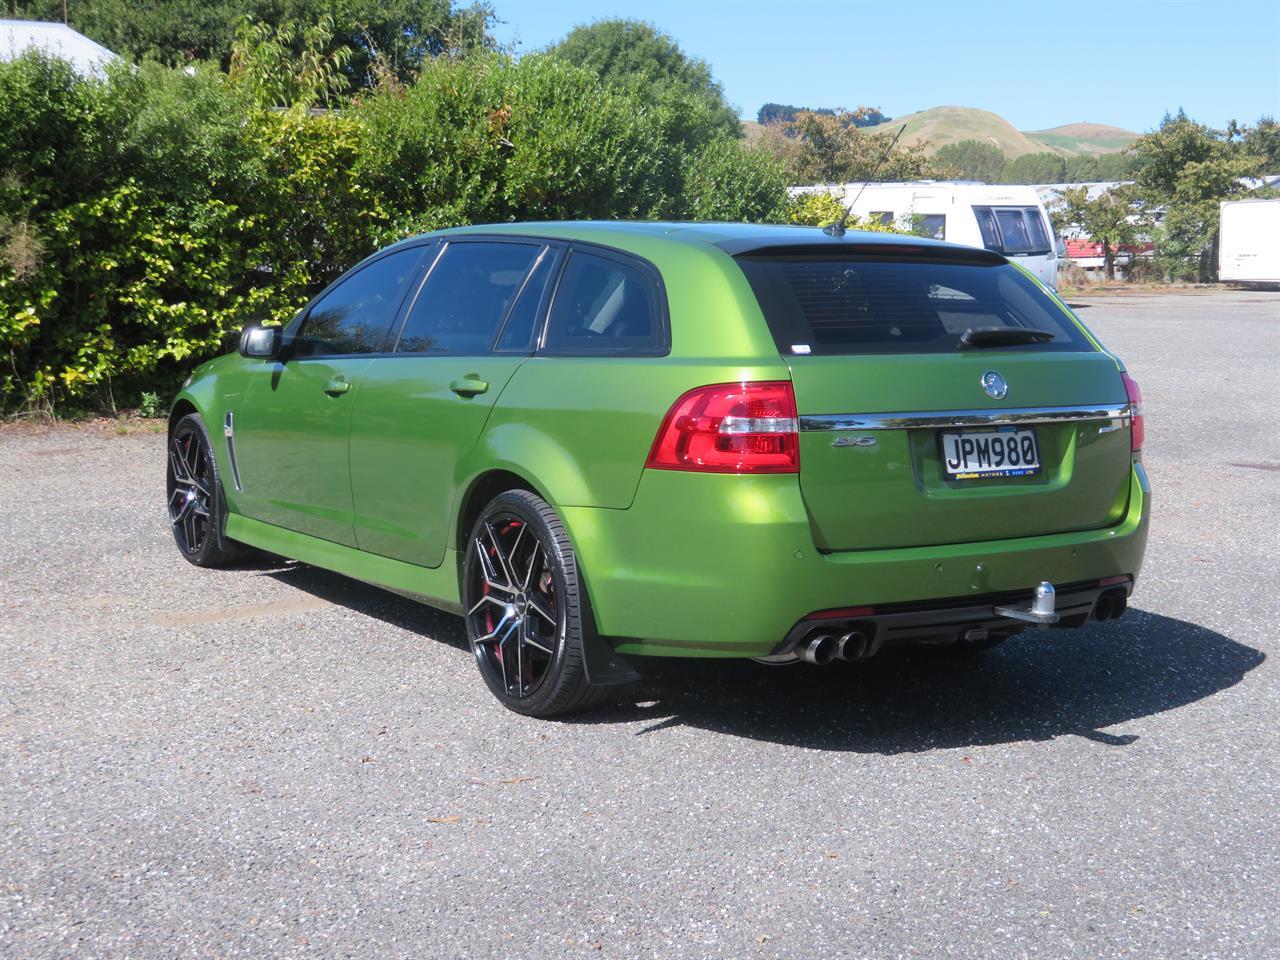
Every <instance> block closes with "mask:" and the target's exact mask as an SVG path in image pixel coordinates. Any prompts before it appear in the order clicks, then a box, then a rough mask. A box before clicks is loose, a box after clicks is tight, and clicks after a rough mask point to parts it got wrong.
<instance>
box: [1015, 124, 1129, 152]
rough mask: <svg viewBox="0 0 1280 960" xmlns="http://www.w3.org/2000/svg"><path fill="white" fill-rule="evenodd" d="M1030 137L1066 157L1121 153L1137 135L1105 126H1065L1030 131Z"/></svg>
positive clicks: (1028, 134)
mask: <svg viewBox="0 0 1280 960" xmlns="http://www.w3.org/2000/svg"><path fill="white" fill-rule="evenodd" d="M1027 136H1028V137H1029V138H1030V139H1032V140H1038V141H1039V142H1040V143H1043V144H1044V145H1045V146H1046V147H1048V148H1049V149H1050V150H1053V151H1054V152H1056V153H1063V154H1068V155H1069V154H1080V153H1119V152H1120V151H1121V150H1123V149H1124V148H1125V147H1127V146H1129V144H1131V143H1133V141H1135V140H1137V139H1138V134H1136V133H1134V132H1133V131H1132V130H1122V129H1121V128H1120V127H1108V126H1107V125H1106V124H1102V123H1065V124H1063V125H1062V126H1060V127H1050V128H1049V129H1048V130H1031V131H1028V133H1027Z"/></svg>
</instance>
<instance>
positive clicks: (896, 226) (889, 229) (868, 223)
mask: <svg viewBox="0 0 1280 960" xmlns="http://www.w3.org/2000/svg"><path fill="white" fill-rule="evenodd" d="M844 212H845V204H844V202H843V201H842V200H840V199H839V198H837V197H835V196H833V195H832V194H830V193H827V192H826V191H825V190H822V191H818V192H815V193H801V194H797V195H796V196H795V197H792V198H791V200H790V202H789V203H788V205H787V222H788V223H794V224H799V225H803V226H811V227H825V226H828V225H829V224H832V223H835V222H836V221H838V220H839V219H840V218H841V217H842V216H844ZM906 220H907V218H904V222H903V223H882V222H881V221H879V220H862V219H860V218H858V217H856V216H849V217H847V218H846V219H845V226H846V227H847V228H848V229H849V230H863V231H867V232H870V233H910V232H912V231H911V226H910V224H909V223H908V222H905V221H906Z"/></svg>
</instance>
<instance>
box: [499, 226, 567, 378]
mask: <svg viewBox="0 0 1280 960" xmlns="http://www.w3.org/2000/svg"><path fill="white" fill-rule="evenodd" d="M559 262H560V257H559V253H558V251H557V250H555V249H554V248H552V249H548V250H547V252H546V253H545V254H544V255H543V257H542V258H541V259H540V260H539V261H538V263H537V266H535V267H534V268H533V273H531V274H530V275H529V279H527V280H526V281H525V282H524V287H523V288H522V289H521V291H520V294H519V296H518V297H517V298H516V305H515V306H514V307H512V308H511V313H510V314H508V316H507V322H506V325H505V326H504V327H503V328H502V334H501V336H500V337H499V338H498V347H497V348H498V349H499V350H506V351H523V352H526V353H527V352H528V351H529V350H531V349H532V348H533V334H534V327H535V326H537V323H538V316H539V312H540V308H541V307H542V301H543V297H544V295H545V294H546V292H547V284H548V283H549V282H550V281H551V278H552V277H553V276H554V275H555V272H556V271H555V268H556V265H557V264H559Z"/></svg>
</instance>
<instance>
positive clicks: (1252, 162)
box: [1130, 110, 1267, 281]
mask: <svg viewBox="0 0 1280 960" xmlns="http://www.w3.org/2000/svg"><path fill="white" fill-rule="evenodd" d="M1130 149H1131V150H1132V152H1133V155H1134V161H1135V171H1134V180H1135V183H1136V187H1137V190H1138V193H1139V195H1140V196H1141V197H1142V199H1143V200H1144V201H1146V203H1147V204H1148V205H1149V206H1150V207H1152V208H1153V209H1154V208H1162V209H1163V210H1164V211H1165V216H1164V222H1163V223H1162V224H1161V227H1160V231H1159V233H1158V235H1157V247H1158V249H1159V252H1160V256H1161V259H1162V261H1163V263H1164V265H1165V268H1166V270H1168V271H1169V272H1170V273H1171V274H1174V275H1178V276H1194V277H1196V278H1197V279H1199V280H1202V281H1204V280H1210V279H1212V278H1213V276H1214V272H1215V270H1216V261H1217V257H1216V256H1215V254H1216V250H1217V243H1218V227H1219V215H1218V204H1219V203H1220V202H1221V201H1222V200H1227V199H1230V198H1231V197H1235V196H1240V195H1241V194H1243V193H1244V192H1245V191H1246V189H1247V188H1246V187H1245V186H1244V185H1243V184H1242V183H1241V182H1240V180H1241V178H1244V177H1254V176H1257V175H1258V174H1260V173H1262V172H1263V169H1264V168H1265V166H1266V162H1267V161H1266V157H1265V156H1263V155H1262V154H1259V153H1253V152H1250V151H1249V149H1248V148H1247V146H1246V145H1245V144H1243V143H1242V142H1240V141H1239V140H1234V139H1232V138H1231V136H1229V135H1228V134H1227V133H1225V132H1223V131H1219V130H1213V129H1211V128H1209V127H1207V126H1205V125H1204V124H1201V123H1196V122H1195V121H1194V120H1192V119H1191V118H1189V117H1188V116H1187V115H1186V113H1184V112H1183V111H1181V110H1179V111H1178V112H1177V114H1174V115H1166V116H1165V118H1164V120H1163V121H1162V122H1161V124H1160V127H1159V129H1157V130H1155V131H1153V132H1152V133H1148V134H1146V135H1145V136H1143V137H1140V138H1139V139H1138V141H1137V142H1136V143H1135V144H1134V145H1133V147H1131V148H1130Z"/></svg>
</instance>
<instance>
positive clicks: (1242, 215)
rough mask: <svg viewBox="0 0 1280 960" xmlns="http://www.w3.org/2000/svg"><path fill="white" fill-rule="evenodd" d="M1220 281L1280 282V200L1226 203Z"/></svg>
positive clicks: (1222, 229) (1219, 256)
mask: <svg viewBox="0 0 1280 960" xmlns="http://www.w3.org/2000/svg"><path fill="white" fill-rule="evenodd" d="M1218 279H1219V280H1221V281H1223V282H1224V283H1280V200H1224V201H1222V223H1221V226H1220V230H1219V233H1218Z"/></svg>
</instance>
